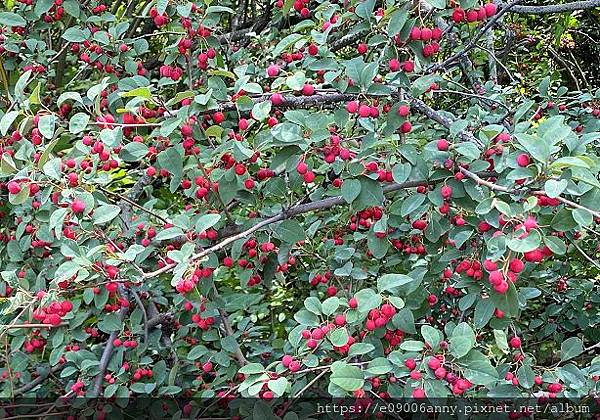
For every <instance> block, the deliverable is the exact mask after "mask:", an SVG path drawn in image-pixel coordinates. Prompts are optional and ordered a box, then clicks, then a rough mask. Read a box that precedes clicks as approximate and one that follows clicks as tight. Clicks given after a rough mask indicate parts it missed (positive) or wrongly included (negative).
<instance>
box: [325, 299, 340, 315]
mask: <svg viewBox="0 0 600 420" xmlns="http://www.w3.org/2000/svg"><path fill="white" fill-rule="evenodd" d="M339 307H340V299H339V298H338V297H336V296H332V297H330V298H327V299H325V300H324V301H323V303H322V304H321V311H322V312H323V315H326V316H330V315H333V313H334V312H335V311H337V309H338V308H339Z"/></svg>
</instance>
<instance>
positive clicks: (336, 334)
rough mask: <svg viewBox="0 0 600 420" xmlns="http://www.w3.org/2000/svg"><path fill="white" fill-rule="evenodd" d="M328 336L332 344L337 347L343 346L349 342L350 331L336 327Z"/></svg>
mask: <svg viewBox="0 0 600 420" xmlns="http://www.w3.org/2000/svg"><path fill="white" fill-rule="evenodd" d="M328 337H329V341H331V344H332V345H334V346H335V347H342V346H344V345H346V344H348V331H347V330H346V328H343V327H342V328H336V329H335V330H333V331H332V332H330V333H329V335H328Z"/></svg>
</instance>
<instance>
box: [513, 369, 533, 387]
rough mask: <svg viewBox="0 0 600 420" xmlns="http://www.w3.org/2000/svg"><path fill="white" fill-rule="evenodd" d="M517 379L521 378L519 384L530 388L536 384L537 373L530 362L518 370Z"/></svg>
mask: <svg viewBox="0 0 600 420" xmlns="http://www.w3.org/2000/svg"><path fill="white" fill-rule="evenodd" d="M517 379H519V386H522V387H523V388H526V389H530V388H531V387H533V385H534V384H535V373H534V372H533V369H532V368H531V366H529V365H528V364H524V365H523V366H521V367H520V368H519V369H518V370H517Z"/></svg>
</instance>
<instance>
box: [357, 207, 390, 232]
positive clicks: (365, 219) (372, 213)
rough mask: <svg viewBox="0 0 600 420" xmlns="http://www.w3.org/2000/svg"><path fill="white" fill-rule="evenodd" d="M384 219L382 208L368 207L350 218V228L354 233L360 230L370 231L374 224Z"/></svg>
mask: <svg viewBox="0 0 600 420" xmlns="http://www.w3.org/2000/svg"><path fill="white" fill-rule="evenodd" d="M382 217H383V208H381V207H368V208H366V209H364V210H361V211H359V212H358V213H357V214H356V215H353V216H351V217H350V225H349V228H350V230H352V231H356V230H358V229H360V228H364V229H365V230H368V229H370V228H371V226H372V225H373V223H375V222H376V221H377V220H380V219H381V218H382Z"/></svg>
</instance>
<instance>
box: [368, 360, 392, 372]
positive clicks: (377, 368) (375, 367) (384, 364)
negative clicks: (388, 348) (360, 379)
mask: <svg viewBox="0 0 600 420" xmlns="http://www.w3.org/2000/svg"><path fill="white" fill-rule="evenodd" d="M392 369H393V366H392V364H391V363H390V361H389V360H388V359H386V358H385V357H377V358H375V359H373V360H371V361H370V362H369V364H368V365H367V373H369V374H370V375H385V374H386V373H388V372H390V371H391V370H392Z"/></svg>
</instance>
